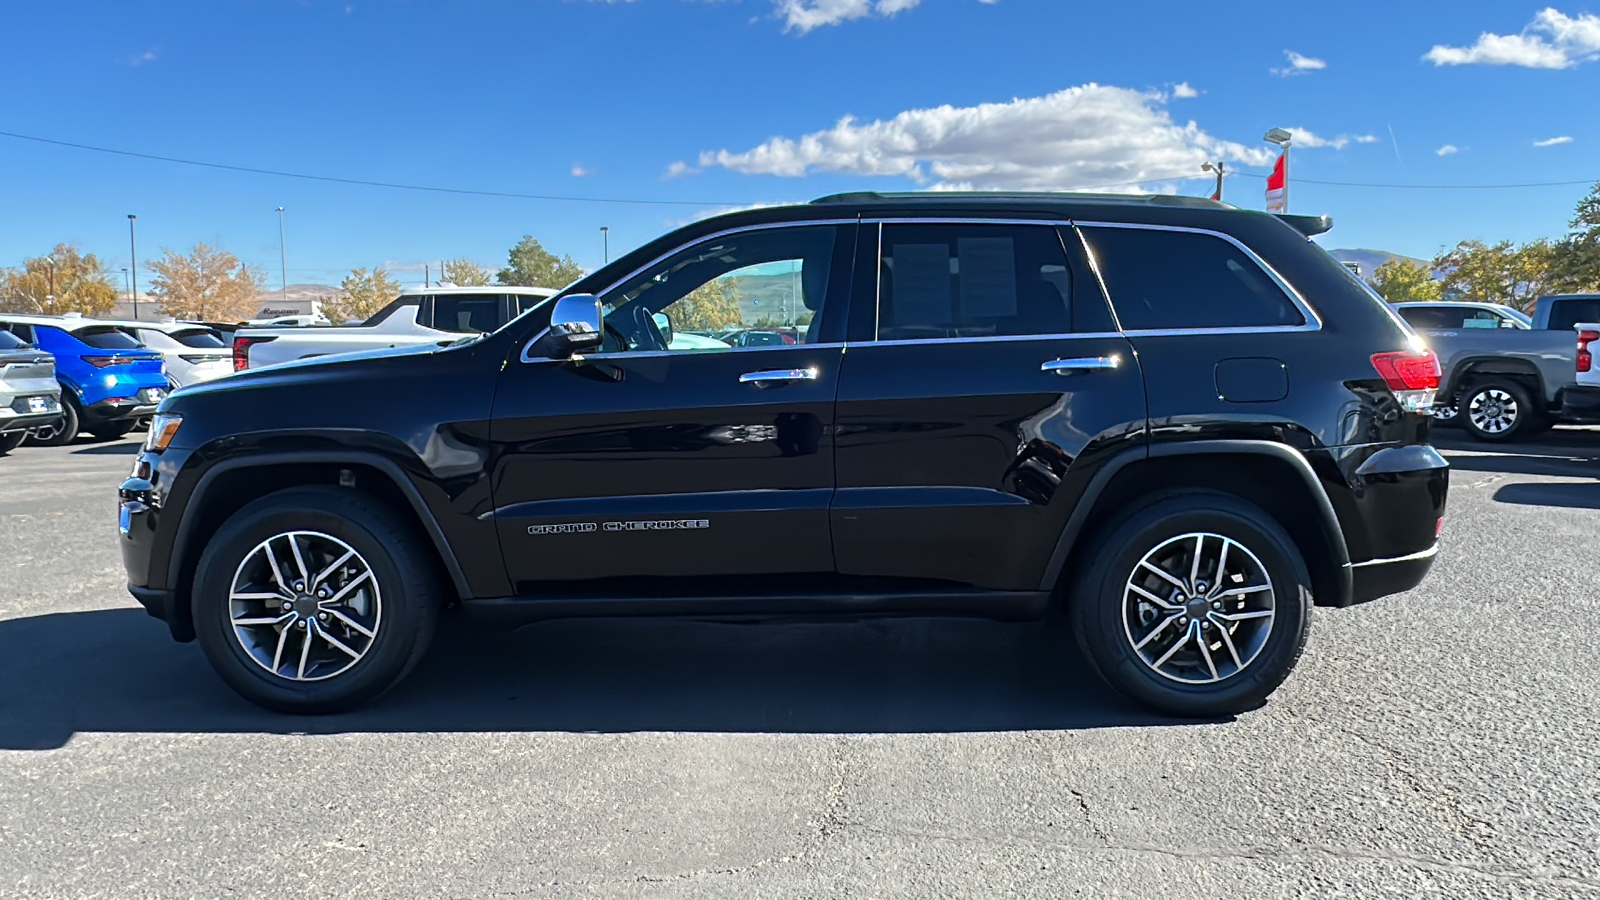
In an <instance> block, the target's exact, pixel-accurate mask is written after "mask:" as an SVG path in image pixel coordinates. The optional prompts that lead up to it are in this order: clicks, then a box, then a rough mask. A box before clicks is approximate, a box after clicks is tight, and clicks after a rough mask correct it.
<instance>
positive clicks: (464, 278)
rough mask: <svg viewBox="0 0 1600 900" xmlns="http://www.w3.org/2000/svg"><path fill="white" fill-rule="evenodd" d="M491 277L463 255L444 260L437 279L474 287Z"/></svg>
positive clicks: (484, 282)
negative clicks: (441, 270) (442, 269)
mask: <svg viewBox="0 0 1600 900" xmlns="http://www.w3.org/2000/svg"><path fill="white" fill-rule="evenodd" d="M493 277H494V276H493V275H492V274H491V273H490V272H489V270H488V269H485V268H484V267H483V266H480V265H478V264H477V263H475V262H473V261H472V260H470V259H467V258H465V257H459V258H457V259H447V260H445V261H444V271H443V273H441V274H440V276H439V280H440V281H441V282H445V281H447V282H449V283H451V284H455V285H460V286H461V287H474V286H476V285H480V284H488V283H489V280H490V279H491V278H493ZM556 287H560V285H556Z"/></svg>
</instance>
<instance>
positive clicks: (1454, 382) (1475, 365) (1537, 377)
mask: <svg viewBox="0 0 1600 900" xmlns="http://www.w3.org/2000/svg"><path fill="white" fill-rule="evenodd" d="M1486 375H1500V376H1504V377H1507V378H1515V379H1518V380H1521V381H1526V382H1527V388H1528V389H1529V390H1530V391H1532V392H1533V400H1534V402H1536V403H1539V404H1540V405H1545V399H1544V398H1545V386H1544V376H1543V375H1542V374H1540V372H1539V367H1538V366H1536V365H1534V364H1533V363H1532V362H1530V361H1528V360H1525V359H1516V358H1512V357H1504V356H1473V357H1468V358H1466V359H1463V360H1460V361H1459V362H1457V363H1456V364H1455V365H1453V366H1451V367H1450V379H1449V382H1448V383H1447V384H1446V386H1445V390H1446V391H1447V392H1448V393H1449V394H1450V396H1451V398H1452V399H1454V398H1459V397H1460V396H1461V395H1462V394H1463V393H1464V392H1465V391H1466V390H1467V389H1468V388H1470V387H1471V386H1472V384H1473V382H1474V381H1476V380H1479V379H1481V378H1482V377H1483V376H1486Z"/></svg>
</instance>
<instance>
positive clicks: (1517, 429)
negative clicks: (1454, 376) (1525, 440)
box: [1456, 376, 1540, 443]
mask: <svg viewBox="0 0 1600 900" xmlns="http://www.w3.org/2000/svg"><path fill="white" fill-rule="evenodd" d="M1459 409H1460V410H1461V412H1460V414H1459V415H1457V416H1456V420H1457V421H1459V422H1460V423H1461V427H1462V428H1463V429H1464V430H1465V431H1466V432H1467V433H1468V434H1470V435H1472V436H1473V437H1475V438H1477V439H1478V440H1480V441H1489V442H1491V443H1503V442H1506V441H1514V440H1516V439H1517V438H1520V437H1525V436H1526V435H1527V434H1528V433H1530V432H1531V431H1533V430H1535V429H1536V428H1537V426H1536V424H1535V423H1536V422H1537V420H1538V419H1539V418H1540V411H1539V410H1538V409H1537V408H1535V406H1534V403H1533V398H1532V397H1531V396H1529V394H1528V389H1527V388H1526V387H1525V386H1523V384H1522V382H1520V381H1517V380H1516V379H1512V378H1501V377H1494V376H1490V377H1488V378H1484V379H1481V380H1479V381H1474V382H1473V383H1472V385H1471V386H1470V387H1468V388H1467V389H1466V390H1464V391H1462V392H1461V403H1460V405H1459Z"/></svg>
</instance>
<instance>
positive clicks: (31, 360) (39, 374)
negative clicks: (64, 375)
mask: <svg viewBox="0 0 1600 900" xmlns="http://www.w3.org/2000/svg"><path fill="white" fill-rule="evenodd" d="M60 418H61V384H60V382H58V381H56V361H55V357H53V356H51V355H50V354H48V353H46V352H44V351H43V350H36V349H34V347H33V345H32V344H29V343H28V342H26V341H24V340H22V339H21V338H19V337H17V336H16V335H14V334H12V333H11V332H9V331H6V330H5V329H3V328H0V454H5V453H10V452H11V451H12V450H15V449H16V448H17V445H18V444H20V443H22V439H23V438H24V437H26V436H27V433H28V429H30V428H34V427H37V426H39V425H53V424H55V423H56V422H57V421H58V420H59V419H60Z"/></svg>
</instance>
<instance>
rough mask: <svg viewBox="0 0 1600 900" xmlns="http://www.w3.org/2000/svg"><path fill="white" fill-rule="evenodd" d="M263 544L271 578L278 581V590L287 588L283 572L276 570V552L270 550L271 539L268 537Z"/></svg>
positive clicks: (287, 583) (287, 584)
mask: <svg viewBox="0 0 1600 900" xmlns="http://www.w3.org/2000/svg"><path fill="white" fill-rule="evenodd" d="M263 546H265V547H266V548H267V565H269V566H271V567H272V580H273V581H276V582H277V583H278V590H281V591H287V590H289V582H288V581H286V580H285V579H284V577H283V573H282V572H281V571H279V570H278V554H276V553H273V552H272V541H271V540H270V539H269V540H268V541H267V542H266V544H264V545H263Z"/></svg>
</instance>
